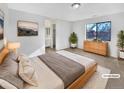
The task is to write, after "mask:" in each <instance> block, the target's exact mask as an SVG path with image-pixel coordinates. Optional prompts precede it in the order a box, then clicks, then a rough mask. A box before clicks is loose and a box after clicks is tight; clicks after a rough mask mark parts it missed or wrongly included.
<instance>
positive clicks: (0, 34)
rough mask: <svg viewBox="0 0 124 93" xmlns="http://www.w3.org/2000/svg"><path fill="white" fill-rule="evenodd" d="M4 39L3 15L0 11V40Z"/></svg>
mask: <svg viewBox="0 0 124 93" xmlns="http://www.w3.org/2000/svg"><path fill="white" fill-rule="evenodd" d="M3 38H4V13H3V11H2V10H0V40H3Z"/></svg>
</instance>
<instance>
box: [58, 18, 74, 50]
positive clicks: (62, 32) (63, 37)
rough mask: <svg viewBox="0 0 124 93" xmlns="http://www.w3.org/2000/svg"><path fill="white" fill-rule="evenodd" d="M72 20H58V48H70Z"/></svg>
mask: <svg viewBox="0 0 124 93" xmlns="http://www.w3.org/2000/svg"><path fill="white" fill-rule="evenodd" d="M71 25H72V24H71V22H68V21H62V20H56V50H60V49H65V48H69V41H68V38H69V36H70V33H71Z"/></svg>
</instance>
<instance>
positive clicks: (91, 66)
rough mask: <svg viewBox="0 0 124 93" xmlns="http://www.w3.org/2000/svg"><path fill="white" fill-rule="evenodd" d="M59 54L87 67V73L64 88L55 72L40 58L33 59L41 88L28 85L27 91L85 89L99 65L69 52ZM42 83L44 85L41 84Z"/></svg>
mask: <svg viewBox="0 0 124 93" xmlns="http://www.w3.org/2000/svg"><path fill="white" fill-rule="evenodd" d="M56 53H57V54H59V55H61V56H64V57H66V58H69V59H71V60H74V61H75V62H78V63H80V64H82V65H83V66H85V73H83V74H82V75H80V76H79V77H78V78H77V79H76V80H74V81H73V82H72V83H71V84H69V85H68V86H67V87H65V86H64V83H63V80H62V79H61V78H60V77H59V76H58V75H56V73H55V72H54V71H52V70H51V68H49V67H48V66H47V65H46V64H45V63H44V62H43V61H42V60H41V59H40V58H39V57H34V58H31V60H32V61H33V62H32V65H33V67H34V68H35V69H36V72H37V73H38V77H39V79H38V80H39V86H38V87H34V86H30V85H28V84H26V85H25V88H26V89H38V88H40V89H41V88H42V89H63V88H66V89H77V88H83V86H84V85H85V84H86V82H87V81H88V79H89V78H90V77H91V76H92V75H93V73H94V72H95V71H96V68H97V63H96V62H95V60H93V59H90V58H87V57H83V56H80V55H77V54H74V53H71V52H68V51H64V50H61V51H58V52H56ZM40 82H42V83H40Z"/></svg>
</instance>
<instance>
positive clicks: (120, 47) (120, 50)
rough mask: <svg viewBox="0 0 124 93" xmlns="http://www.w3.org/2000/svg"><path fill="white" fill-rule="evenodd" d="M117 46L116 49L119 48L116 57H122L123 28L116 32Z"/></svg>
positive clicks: (123, 48) (123, 51)
mask: <svg viewBox="0 0 124 93" xmlns="http://www.w3.org/2000/svg"><path fill="white" fill-rule="evenodd" d="M117 46H118V50H119V54H118V58H119V59H124V30H121V31H120V32H119V33H118V42H117Z"/></svg>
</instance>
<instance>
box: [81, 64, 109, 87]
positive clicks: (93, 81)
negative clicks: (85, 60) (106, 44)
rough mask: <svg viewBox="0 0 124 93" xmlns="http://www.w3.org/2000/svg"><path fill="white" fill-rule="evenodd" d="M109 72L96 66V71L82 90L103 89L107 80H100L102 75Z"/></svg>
mask: <svg viewBox="0 0 124 93" xmlns="http://www.w3.org/2000/svg"><path fill="white" fill-rule="evenodd" d="M110 72H111V70H110V69H108V68H105V67H102V66H100V65H98V67H97V71H96V72H95V73H94V75H93V76H92V77H91V78H90V79H89V81H88V82H87V83H86V85H85V86H84V87H83V88H84V89H105V87H106V85H107V82H108V78H102V74H110Z"/></svg>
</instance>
